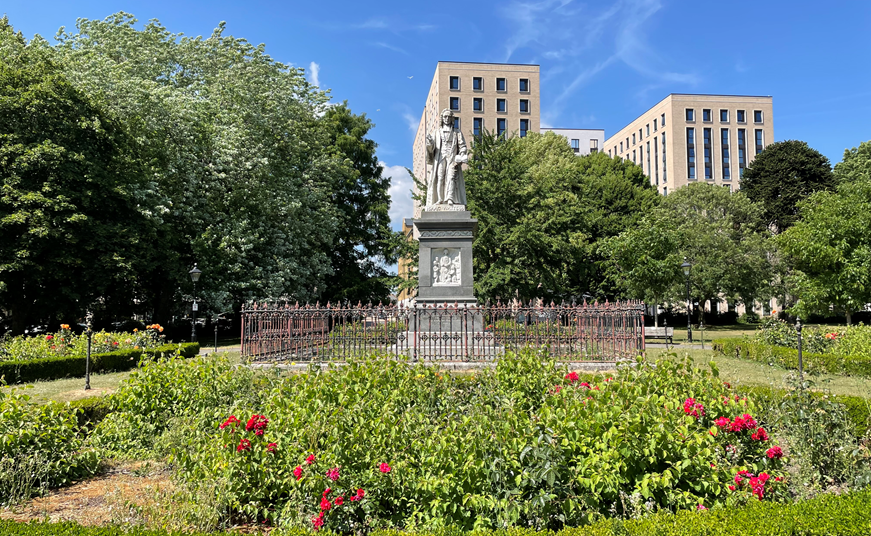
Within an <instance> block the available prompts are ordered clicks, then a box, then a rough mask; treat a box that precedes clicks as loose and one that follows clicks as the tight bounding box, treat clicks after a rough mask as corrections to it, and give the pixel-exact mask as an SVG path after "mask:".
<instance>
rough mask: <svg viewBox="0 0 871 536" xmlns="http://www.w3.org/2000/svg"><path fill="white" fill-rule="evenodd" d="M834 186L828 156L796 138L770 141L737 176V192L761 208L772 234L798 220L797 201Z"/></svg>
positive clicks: (779, 231)
mask: <svg viewBox="0 0 871 536" xmlns="http://www.w3.org/2000/svg"><path fill="white" fill-rule="evenodd" d="M834 187H835V176H834V175H833V174H832V165H831V164H830V163H829V159H828V158H826V157H825V156H823V155H822V154H820V152H819V151H817V150H815V149H812V148H810V147H809V146H808V144H807V143H806V142H803V141H798V140H786V141H778V142H775V143H772V144H771V145H769V146H768V147H766V148H765V150H763V151H762V152H761V153H759V154H758V155H756V158H754V159H753V161H752V162H750V165H748V166H747V169H746V170H744V176H743V177H742V178H741V191H742V192H744V194H745V195H746V196H747V197H748V198H749V199H750V200H751V201H753V202H755V203H758V204H759V205H760V206H761V207H762V218H763V221H764V222H765V224H766V225H767V226H768V227H769V228H770V229H772V230H773V231H774V232H775V233H781V232H783V231H785V230H787V229H789V228H790V227H792V225H793V224H794V223H795V222H796V221H797V220H798V219H799V212H798V202H799V201H801V200H803V199H805V198H807V197H808V196H810V195H811V194H812V193H814V192H820V191H825V190H831V189H833V188H834Z"/></svg>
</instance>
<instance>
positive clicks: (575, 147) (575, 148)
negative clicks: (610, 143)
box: [572, 140, 611, 154]
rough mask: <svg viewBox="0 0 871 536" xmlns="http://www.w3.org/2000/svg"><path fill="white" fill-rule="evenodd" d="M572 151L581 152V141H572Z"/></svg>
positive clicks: (609, 152)
mask: <svg viewBox="0 0 871 536" xmlns="http://www.w3.org/2000/svg"><path fill="white" fill-rule="evenodd" d="M572 151H574V152H576V153H579V152H581V140H572ZM608 154H611V151H608Z"/></svg>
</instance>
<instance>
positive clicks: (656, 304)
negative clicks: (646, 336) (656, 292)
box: [653, 298, 659, 328]
mask: <svg viewBox="0 0 871 536" xmlns="http://www.w3.org/2000/svg"><path fill="white" fill-rule="evenodd" d="M653 301H654V303H653V326H654V327H657V328H658V327H659V299H658V298H653Z"/></svg>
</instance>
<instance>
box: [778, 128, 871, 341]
mask: <svg viewBox="0 0 871 536" xmlns="http://www.w3.org/2000/svg"><path fill="white" fill-rule="evenodd" d="M869 153H871V142H865V143H863V144H861V145H860V146H859V149H853V150H848V151H845V153H844V160H843V161H842V162H840V163H839V164H837V165H836V166H835V168H836V170H837V173H836V176H837V177H838V178H839V184H838V187H837V189H836V191H834V192H827V191H823V192H818V193H816V194H814V195H812V196H810V197H809V198H808V199H806V200H805V201H802V202H801V203H800V204H799V210H800V214H801V220H800V221H799V222H798V223H796V224H795V225H794V226H793V227H792V228H790V229H788V230H787V231H786V232H784V233H783V234H781V235H780V236H779V237H778V240H777V243H778V246H779V247H780V248H781V249H782V250H783V252H784V253H785V254H786V255H787V257H788V260H789V262H790V263H791V264H792V265H793V266H794V267H795V269H796V272H795V274H794V276H793V278H792V280H793V284H794V286H795V292H796V295H797V296H798V302H797V303H796V304H795V307H793V309H792V311H793V312H794V313H796V314H798V315H800V316H803V317H805V318H806V317H807V316H808V315H810V314H812V313H818V312H819V313H824V312H828V310H829V307H830V306H831V305H834V306H835V307H836V308H837V309H839V310H842V311H844V312H845V313H846V315H847V323H848V324H849V323H850V321H851V315H852V313H853V312H854V311H861V310H863V309H864V307H865V304H866V303H868V302H871V272H869V270H868V266H871V172H869V171H868V167H869V162H871V158H869V156H868V155H869Z"/></svg>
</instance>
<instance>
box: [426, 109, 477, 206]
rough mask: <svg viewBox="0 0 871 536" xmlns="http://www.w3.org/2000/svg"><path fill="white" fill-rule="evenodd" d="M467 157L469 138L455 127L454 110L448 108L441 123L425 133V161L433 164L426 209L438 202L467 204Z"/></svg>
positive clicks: (440, 203) (428, 179) (427, 186)
mask: <svg viewBox="0 0 871 536" xmlns="http://www.w3.org/2000/svg"><path fill="white" fill-rule="evenodd" d="M467 161H468V155H467V154H466V140H464V139H463V134H462V133H461V132H460V130H459V129H456V128H454V114H453V112H451V111H450V110H448V109H447V108H445V109H444V110H442V115H441V121H439V127H438V128H436V129H435V131H434V132H432V133H430V134H427V135H426V163H427V164H430V165H431V166H432V167H431V168H430V170H431V172H430V174H429V176H428V177H427V185H426V207H425V209H426V210H430V209H431V207H436V206H437V205H448V206H449V207H452V206H453V205H463V206H465V204H466V183H465V181H463V169H462V164H464V163H466V162H467Z"/></svg>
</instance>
